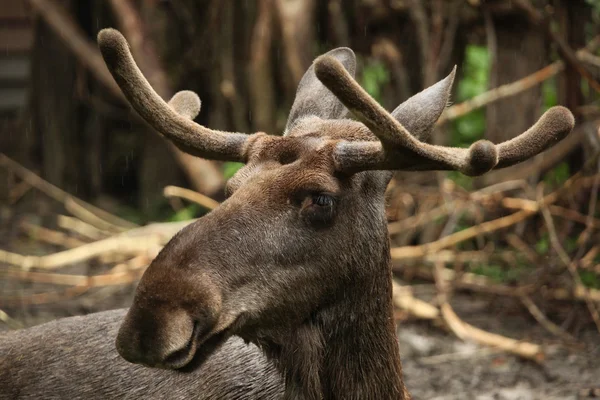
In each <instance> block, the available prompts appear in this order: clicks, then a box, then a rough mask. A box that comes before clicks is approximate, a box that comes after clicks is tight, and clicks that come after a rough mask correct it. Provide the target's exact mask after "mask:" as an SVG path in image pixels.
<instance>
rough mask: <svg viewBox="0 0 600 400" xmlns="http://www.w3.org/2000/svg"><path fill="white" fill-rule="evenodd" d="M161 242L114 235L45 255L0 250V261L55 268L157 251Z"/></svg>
mask: <svg viewBox="0 0 600 400" xmlns="http://www.w3.org/2000/svg"><path fill="white" fill-rule="evenodd" d="M163 244H164V243H163V242H162V240H161V238H160V237H158V236H154V235H148V236H145V237H123V236H114V237H111V238H108V239H103V240H99V241H97V242H93V243H88V244H85V245H83V246H79V247H76V248H74V249H69V250H65V251H61V252H58V253H54V254H49V255H46V256H24V255H21V254H17V253H11V252H8V251H4V250H0V262H2V263H5V264H9V265H15V266H18V267H21V269H23V270H25V271H27V270H29V269H31V268H40V269H57V268H60V267H63V266H65V265H69V264H73V263H76V262H81V261H85V260H89V259H90V258H94V257H98V256H100V255H103V254H106V253H112V252H117V253H121V254H138V253H147V254H148V253H158V251H159V250H160V249H161V248H162V245H163Z"/></svg>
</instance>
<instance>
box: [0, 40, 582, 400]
mask: <svg viewBox="0 0 600 400" xmlns="http://www.w3.org/2000/svg"><path fill="white" fill-rule="evenodd" d="M98 43H99V46H100V50H101V53H102V56H103V57H104V60H105V62H106V65H107V66H108V68H109V70H110V72H111V73H112V75H113V77H114V79H115V80H116V82H117V83H118V85H119V86H120V87H121V89H122V91H123V93H124V94H125V96H126V97H127V99H128V100H129V102H130V103H131V105H132V107H133V108H134V109H135V110H136V111H137V112H138V113H139V114H140V116H141V117H143V118H144V119H145V120H146V121H147V122H148V123H149V124H150V125H151V126H152V127H153V128H155V129H156V130H157V131H159V132H161V133H162V134H163V135H164V136H165V137H166V138H168V139H169V140H171V141H172V142H173V143H174V144H175V145H177V146H178V147H179V148H181V149H182V150H184V151H186V152H188V153H190V154H193V155H195V156H198V157H203V158H207V159H213V160H227V161H238V162H243V163H244V164H245V166H244V167H242V168H241V169H240V170H239V171H238V172H237V173H236V175H235V176H233V177H232V178H231V179H230V180H229V181H228V183H227V186H226V194H227V199H226V200H225V201H224V202H223V203H222V204H221V205H220V206H219V207H218V208H216V209H215V210H213V211H212V212H210V213H209V214H207V215H205V216H204V217H202V218H200V219H199V220H198V221H196V222H194V223H192V224H190V225H188V226H187V227H186V228H184V229H183V230H181V231H180V232H179V233H178V234H177V235H175V236H174V237H173V238H172V239H171V240H170V241H169V243H167V245H166V246H165V247H164V248H163V250H162V251H161V252H160V253H159V254H158V256H157V257H156V258H155V259H154V260H153V261H152V263H151V264H150V266H149V267H148V269H147V270H146V271H145V273H144V275H143V276H142V278H141V280H140V282H139V285H138V287H137V288H136V293H135V297H134V300H133V304H132V306H131V307H130V308H129V309H128V310H116V311H110V312H105V313H98V314H90V315H87V316H85V317H74V318H69V319H64V320H58V321H54V322H51V323H48V324H45V325H41V326H39V327H34V328H30V329H28V330H25V331H21V332H19V331H16V332H13V333H10V334H8V336H3V337H1V338H0V342H1V343H0V380H1V381H2V382H3V384H2V385H0V397H2V396H3V395H2V393H3V392H4V393H6V395H4V397H2V398H5V397H6V398H40V397H43V398H66V397H70V398H86V399H89V398H176V399H180V398H181V399H182V398H192V397H194V398H201V399H234V398H235V399H251V398H252V399H272V398H284V399H409V398H410V395H409V393H408V391H407V389H406V387H405V385H404V382H403V376H402V368H401V363H400V350H399V346H398V343H397V338H396V333H395V332H396V327H395V323H394V318H393V306H392V271H391V266H390V250H389V238H388V233H387V221H386V216H385V212H384V210H385V200H384V193H385V189H386V186H387V185H388V182H389V181H390V179H391V177H392V174H393V171H398V170H406V171H434V170H455V171H460V172H461V173H463V174H466V175H469V176H476V175H481V174H484V173H486V172H488V171H490V170H493V169H497V168H504V167H508V166H511V165H514V164H517V163H520V162H522V161H524V160H527V159H529V158H531V157H533V156H535V155H536V154H539V153H540V152H542V151H544V150H546V149H548V148H549V147H551V146H553V145H554V144H556V143H558V142H559V141H560V140H562V139H563V138H565V137H566V136H567V135H568V134H569V132H571V130H572V128H573V126H574V122H575V121H574V118H573V115H572V114H571V112H570V111H569V110H568V109H566V108H564V107H560V106H557V107H553V108H551V109H549V110H548V111H546V113H544V114H543V115H542V117H541V118H540V119H539V120H538V121H537V122H536V124H535V125H533V126H532V127H531V128H530V129H529V130H527V131H526V132H524V133H522V134H520V135H519V136H516V137H515V138H513V139H511V140H509V141H506V142H504V143H501V144H497V145H495V144H493V143H491V142H489V141H486V140H480V141H478V142H475V143H474V144H472V145H471V146H470V147H469V148H451V147H445V146H438V145H432V144H429V143H428V141H429V139H430V136H431V134H432V131H433V129H434V125H435V122H436V121H437V119H438V118H439V116H440V115H441V113H442V112H443V111H444V109H445V107H446V105H447V103H448V100H449V96H450V92H451V88H452V84H453V81H454V76H455V69H454V70H453V71H452V72H451V73H450V74H449V75H448V76H447V77H446V78H445V79H443V80H441V81H440V82H438V83H436V84H435V85H433V86H431V87H429V88H427V89H425V90H424V91H422V92H420V93H418V94H416V95H415V96H413V97H411V98H410V99H408V100H407V101H406V102H404V103H403V104H401V105H400V106H398V107H397V108H396V109H395V110H394V111H392V112H391V113H389V112H387V111H386V110H385V109H383V108H382V107H381V106H380V105H379V104H378V103H377V102H376V101H375V100H374V99H373V98H371V97H370V96H369V95H368V94H367V93H366V92H365V91H364V90H363V89H362V88H361V87H360V85H359V84H358V83H357V82H356V81H355V80H354V73H355V68H356V61H355V57H354V53H353V52H352V51H351V50H350V49H348V48H338V49H335V50H332V51H330V52H328V53H326V54H324V55H322V56H320V57H318V58H317V59H316V60H315V61H314V63H313V65H312V66H311V67H310V68H309V69H308V71H307V72H306V73H305V75H304V77H303V78H302V80H301V82H300V84H299V86H298V90H297V93H296V98H295V101H294V103H293V106H292V109H291V112H290V114H289V118H288V122H287V125H286V128H285V132H284V134H283V135H282V136H274V135H268V134H266V133H262V132H258V133H254V134H242V133H235V132H222V131H216V130H212V129H209V128H206V127H204V126H201V125H199V124H196V123H195V122H193V119H194V118H195V116H196V115H197V114H198V112H199V110H200V100H199V98H198V97H197V95H195V94H194V93H193V92H189V91H183V92H179V93H178V94H176V95H175V96H174V98H173V99H172V100H171V101H170V102H169V103H166V102H165V101H163V100H162V99H161V98H160V97H159V96H158V95H157V94H156V92H155V91H154V90H153V89H152V87H151V86H150V84H149V83H148V82H147V80H146V79H145V78H144V76H143V75H142V73H141V71H140V70H139V69H138V67H137V65H136V64H135V61H134V59H133V57H132V55H131V53H130V51H129V48H128V44H127V42H126V40H125V38H124V37H123V36H122V35H121V34H120V33H119V32H118V31H116V30H114V29H105V30H102V31H101V32H100V33H99V35H98ZM349 112H351V113H352V115H353V116H354V117H355V119H350V118H349V117H348V113H349ZM115 337H116V346H115V342H114V341H115ZM125 360H126V361H125Z"/></svg>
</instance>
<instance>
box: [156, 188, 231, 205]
mask: <svg viewBox="0 0 600 400" xmlns="http://www.w3.org/2000/svg"><path fill="white" fill-rule="evenodd" d="M163 195H164V196H165V197H168V198H170V197H178V198H182V199H186V200H188V201H191V202H194V203H196V204H199V205H201V206H202V207H204V208H208V209H209V210H214V209H215V208H217V207H218V206H219V202H218V201H216V200H213V199H211V198H210V197H208V196H205V195H203V194H201V193H198V192H195V191H193V190H190V189H185V188H182V187H178V186H167V187H165V188H164V190H163Z"/></svg>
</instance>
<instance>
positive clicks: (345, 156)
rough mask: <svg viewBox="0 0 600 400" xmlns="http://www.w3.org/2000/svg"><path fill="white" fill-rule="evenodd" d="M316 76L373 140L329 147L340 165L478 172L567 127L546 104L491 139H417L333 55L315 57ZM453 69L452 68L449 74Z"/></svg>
mask: <svg viewBox="0 0 600 400" xmlns="http://www.w3.org/2000/svg"><path fill="white" fill-rule="evenodd" d="M315 73H316V75H317V77H318V78H319V80H320V81H321V82H323V84H324V85H325V86H326V87H327V88H328V89H329V90H330V91H331V92H332V93H333V94H335V95H336V96H337V97H338V99H339V100H340V101H341V102H342V103H343V104H344V105H345V106H346V107H347V108H348V109H349V110H350V111H352V113H353V114H354V115H355V116H356V117H357V118H358V119H359V120H360V121H361V122H362V123H364V124H365V125H366V126H367V127H368V128H369V129H370V130H371V131H372V132H373V134H374V135H375V136H377V137H378V138H379V141H378V142H348V141H341V142H340V143H338V144H337V146H336V149H335V151H334V159H335V162H336V167H337V168H338V169H339V170H340V171H346V172H357V171H362V170H384V169H386V170H457V171H460V172H462V173H463V174H465V175H470V176H476V175H482V174H484V173H486V172H488V171H490V170H491V169H494V168H504V167H508V166H510V165H514V164H517V163H519V162H522V161H524V160H527V159H529V158H531V157H533V156H535V155H536V154H538V153H540V152H542V151H543V150H545V149H547V148H549V147H551V146H553V145H554V144H556V143H558V142H559V141H560V140H562V139H564V138H565V137H566V136H567V135H568V134H569V132H571V130H572V129H573V126H574V124H575V119H574V118H573V114H571V112H570V111H569V110H568V109H566V108H564V107H560V106H557V107H553V108H551V109H549V110H548V111H547V112H546V113H545V114H544V115H542V117H541V118H540V119H539V120H538V122H537V123H536V124H535V125H533V126H532V127H531V128H530V129H529V130H528V131H526V132H525V133H523V134H521V135H519V136H517V137H516V138H514V139H511V140H509V141H506V142H504V143H501V144H499V145H494V144H493V143H492V142H490V141H487V140H479V141H477V142H475V143H473V144H472V145H471V147H469V148H468V149H462V148H453V147H446V146H435V145H431V144H428V143H424V142H421V141H419V140H417V139H416V138H415V137H414V136H413V135H411V133H410V132H408V130H406V128H404V126H402V124H401V123H400V122H398V121H397V120H396V119H395V118H394V117H393V116H392V115H391V114H390V113H388V112H387V111H386V110H385V109H383V108H382V107H381V106H380V105H379V104H378V103H377V102H376V101H375V100H374V99H373V98H372V97H371V96H369V94H367V93H366V92H365V91H364V90H363V89H362V88H361V87H360V85H359V84H358V83H357V82H356V81H355V80H354V79H353V78H352V77H351V76H350V75H349V74H348V72H347V71H346V70H345V69H344V67H343V66H342V65H341V64H340V62H339V61H337V60H336V59H334V58H332V57H329V56H322V57H319V58H317V60H315ZM453 74H454V71H453V72H452V75H453Z"/></svg>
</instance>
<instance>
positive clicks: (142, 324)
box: [116, 306, 212, 369]
mask: <svg viewBox="0 0 600 400" xmlns="http://www.w3.org/2000/svg"><path fill="white" fill-rule="evenodd" d="M211 327H212V323H211V321H208V320H204V321H199V320H195V319H193V318H192V317H191V316H190V315H189V314H188V313H187V312H186V311H185V310H160V309H155V310H139V309H136V308H135V306H134V307H132V308H131V309H130V310H129V312H128V314H127V316H126V317H125V320H124V322H123V324H122V325H121V328H120V329H119V333H118V334H117V339H116V347H117V351H118V353H119V354H120V355H121V357H123V358H124V359H125V360H127V361H129V362H131V363H135V364H143V365H146V366H149V367H157V368H167V369H177V368H181V367H183V366H185V365H186V364H188V363H189V362H190V361H191V360H192V358H193V357H194V353H195V351H196V345H197V340H198V336H199V335H200V334H201V332H206V331H209V330H210V329H211Z"/></svg>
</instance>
